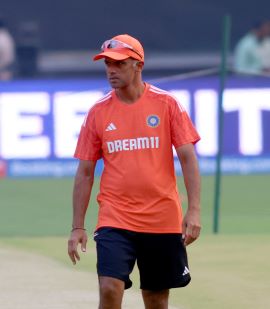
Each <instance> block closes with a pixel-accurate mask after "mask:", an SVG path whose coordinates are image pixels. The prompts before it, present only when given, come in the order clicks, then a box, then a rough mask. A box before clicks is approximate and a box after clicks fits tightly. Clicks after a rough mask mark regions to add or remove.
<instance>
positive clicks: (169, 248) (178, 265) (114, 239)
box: [94, 227, 191, 291]
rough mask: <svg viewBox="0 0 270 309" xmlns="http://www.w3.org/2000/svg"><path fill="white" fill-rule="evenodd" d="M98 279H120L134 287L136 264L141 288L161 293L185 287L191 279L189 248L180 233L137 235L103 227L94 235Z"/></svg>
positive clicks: (136, 233)
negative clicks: (131, 276)
mask: <svg viewBox="0 0 270 309" xmlns="http://www.w3.org/2000/svg"><path fill="white" fill-rule="evenodd" d="M94 240H95V241H96V248H97V272H98V275H99V276H106V277H112V278H117V279H119V280H122V281H124V282H125V289H128V288H130V287H131V285H132V282H131V280H130V278H129V275H130V274H131V272H132V270H133V268H134V265H135V263H136V262H137V265H138V269H139V272H140V288H141V289H143V290H152V291H160V290H165V289H171V288H177V287H184V286H186V285H187V284H188V283H189V282H190V280H191V277H190V273H189V268H188V261H187V253H186V248H185V246H184V245H183V241H182V235H181V234H153V233H138V232H132V231H127V230H122V229H117V228H111V227H103V228H100V229H98V230H97V231H96V233H95V235H94Z"/></svg>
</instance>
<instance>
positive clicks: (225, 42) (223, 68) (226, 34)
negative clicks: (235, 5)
mask: <svg viewBox="0 0 270 309" xmlns="http://www.w3.org/2000/svg"><path fill="white" fill-rule="evenodd" d="M230 30H231V18H230V16H229V15H226V16H224V17H223V29H222V32H223V33H222V50H221V65H220V74H219V94H218V152H217V156H216V173H215V194H214V226H213V232H214V233H215V234H217V233H218V232H219V211H220V186H221V159H222V145H223V109H222V105H223V91H224V85H225V81H226V76H227V54H228V49H229V41H230Z"/></svg>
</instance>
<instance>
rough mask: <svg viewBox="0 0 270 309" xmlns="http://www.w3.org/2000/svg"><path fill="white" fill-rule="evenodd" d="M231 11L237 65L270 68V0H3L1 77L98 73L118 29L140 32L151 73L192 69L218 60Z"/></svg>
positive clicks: (259, 71) (246, 69) (0, 13)
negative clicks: (103, 48)
mask: <svg viewBox="0 0 270 309" xmlns="http://www.w3.org/2000/svg"><path fill="white" fill-rule="evenodd" d="M225 14H230V15H231V19H232V31H231V38H230V43H231V45H230V48H229V51H230V53H229V60H230V64H231V66H232V69H233V70H237V71H239V72H244V73H245V72H248V73H252V74H268V73H269V72H270V21H269V19H270V4H269V1H268V0H261V1H260V3H259V4H257V3H256V2H251V3H245V5H244V7H243V3H241V1H239V2H236V1H233V0H227V1H224V0H223V1H214V0H207V1H198V0H191V1H188V2H187V1H183V2H181V3H180V2H179V1H177V0H169V1H154V0H148V1H138V2H136V4H135V3H133V2H130V1H125V0H117V1H116V2H112V1H104V0H103V1H99V2H98V3H95V2H92V1H88V0H77V1H72V0H66V1H64V0H58V1H57V2H52V1H42V2H41V1H36V0H28V1H27V2H25V1H24V2H22V1H21V2H19V1H16V0H2V1H1V11H0V79H1V80H9V79H12V78H20V79H23V78H32V77H34V78H48V77H67V76H80V77H83V76H87V77H88V76H92V75H95V76H96V75H97V74H101V72H102V64H93V63H92V61H91V55H92V54H94V53H95V52H96V51H97V49H98V47H99V46H100V45H101V44H102V42H103V41H104V40H106V39H108V38H110V37H112V36H114V35H116V34H120V33H129V34H131V35H133V36H135V37H138V38H139V39H140V40H141V41H142V42H143V44H144V46H145V50H146V66H145V69H146V72H147V73H148V74H151V73H154V74H155V75H156V74H159V73H164V74H170V73H175V72H178V73H179V72H187V71H192V70H198V69H204V68H208V67H213V66H216V65H218V64H219V61H220V49H221V38H222V22H221V21H222V17H223V16H224V15H225Z"/></svg>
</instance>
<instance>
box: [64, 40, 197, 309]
mask: <svg viewBox="0 0 270 309" xmlns="http://www.w3.org/2000/svg"><path fill="white" fill-rule="evenodd" d="M99 59H104V62H105V66H106V72H107V78H108V80H109V82H110V84H111V86H112V88H113V90H112V91H111V92H109V93H108V94H107V95H105V96H104V97H103V98H101V99H100V100H99V101H97V102H96V104H95V105H94V106H93V107H92V108H91V109H90V111H89V112H88V114H87V116H86V118H85V121H84V123H83V125H82V128H81V132H80V136H79V140H78V144H77V148H76V151H75V157H76V158H78V159H80V163H79V167H78V170H77V173H76V176H75V183H74V190H73V226H72V232H71V236H70V239H69V243H68V253H69V256H70V258H71V260H72V262H73V263H74V264H76V261H77V260H79V259H80V257H79V254H78V251H77V246H78V244H79V243H81V248H82V251H85V250H86V242H87V235H86V231H85V228H84V219H85V213H86V210H87V207H88V203H89V199H90V194H91V189H92V185H93V181H94V170H95V165H96V161H97V160H99V159H101V158H102V159H103V160H104V171H103V173H102V177H101V182H100V192H99V194H98V197H97V200H98V203H99V214H98V222H97V227H96V231H95V234H94V240H95V241H96V248H97V272H98V277H99V287H100V305H99V308H100V309H106V308H108V309H119V308H121V302H122V297H123V293H124V290H125V289H127V288H129V287H130V286H131V285H132V282H131V281H130V279H129V275H130V273H131V272H132V270H133V267H134V265H135V262H137V265H138V268H139V272H140V284H141V285H140V287H141V289H142V296H143V300H144V304H145V308H147V309H154V308H155V309H165V308H168V298H169V289H170V288H176V287H183V286H186V285H187V284H188V283H189V282H190V279H191V278H190V273H189V268H188V261H187V255H186V246H187V245H188V244H190V243H192V242H193V241H194V240H196V239H197V238H198V237H199V234H200V176H199V169H198V164H197V159H196V155H195V151H194V144H195V143H196V142H197V141H198V140H199V139H200V137H199V135H198V133H197V132H196V130H195V128H194V127H193V124H192V122H191V121H190V119H189V117H188V115H187V113H186V111H185V109H184V108H183V107H182V105H181V104H180V103H179V102H178V101H177V100H176V99H175V98H174V97H172V96H171V95H170V94H169V93H168V92H166V91H163V90H161V89H159V88H156V87H154V86H152V85H149V84H148V83H145V82H143V80H142V69H143V65H144V50H143V47H142V45H141V44H140V42H139V41H138V40H137V39H135V38H133V37H131V36H129V35H127V34H124V35H118V36H116V37H114V38H112V39H110V40H108V41H105V42H104V43H103V45H102V48H101V53H99V54H98V55H96V56H95V57H94V60H99ZM172 146H174V147H175V149H176V152H177V155H178V157H179V160H180V163H181V166H182V171H183V176H184V181H185V186H186V190H187V196H188V209H187V212H186V214H185V216H182V209H181V204H180V199H179V195H178V191H177V185H176V177H175V171H174V160H173V151H172Z"/></svg>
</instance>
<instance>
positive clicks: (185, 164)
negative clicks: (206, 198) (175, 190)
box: [176, 144, 201, 246]
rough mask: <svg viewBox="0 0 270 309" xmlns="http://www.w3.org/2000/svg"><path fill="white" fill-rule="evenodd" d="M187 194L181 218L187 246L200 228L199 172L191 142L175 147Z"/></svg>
mask: <svg viewBox="0 0 270 309" xmlns="http://www.w3.org/2000/svg"><path fill="white" fill-rule="evenodd" d="M176 152H177V156H178V158H179V161H180V164H181V167H182V172H183V177H184V182H185V186H186V191H187V196H188V208H187V212H186V214H185V216H184V219H183V226H182V229H183V230H182V235H183V238H184V244H185V245H186V246H187V245H189V244H190V243H192V242H193V241H195V240H196V239H197V238H198V237H199V235H200V230H201V223H200V173H199V166H198V161H197V157H196V153H195V149H194V145H193V144H186V145H183V146H180V147H178V148H177V149H176Z"/></svg>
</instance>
